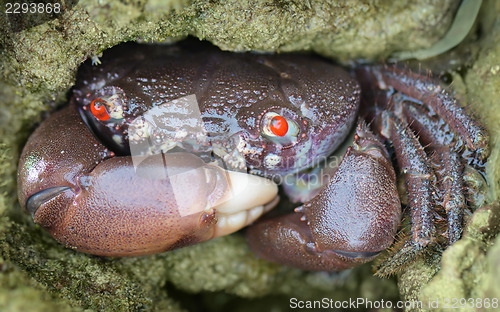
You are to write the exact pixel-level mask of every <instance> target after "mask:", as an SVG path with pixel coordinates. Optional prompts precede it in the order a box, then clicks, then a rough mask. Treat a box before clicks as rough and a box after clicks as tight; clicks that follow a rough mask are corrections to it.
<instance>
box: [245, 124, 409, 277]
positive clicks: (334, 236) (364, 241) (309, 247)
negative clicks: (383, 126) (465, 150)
mask: <svg viewBox="0 0 500 312" xmlns="http://www.w3.org/2000/svg"><path fill="white" fill-rule="evenodd" d="M400 220H401V203H400V201H399V196H398V192H397V189H396V175H395V173H394V169H393V167H392V164H391V162H390V160H389V158H388V154H387V151H386V150H385V147H384V146H383V144H381V143H380V142H379V141H378V140H377V139H376V138H375V136H374V135H373V134H372V133H371V132H370V131H369V130H368V129H367V127H366V125H365V124H364V123H361V124H360V125H359V126H358V129H357V135H356V136H355V141H354V144H353V146H352V147H351V148H349V149H348V151H347V153H346V155H345V156H344V158H343V160H342V162H341V163H340V164H339V167H338V168H337V170H336V172H335V173H334V175H333V176H331V177H330V180H329V182H328V184H327V185H326V186H325V187H324V188H323V189H322V190H321V192H320V193H319V194H318V195H316V196H315V197H314V198H313V199H311V200H310V201H308V202H306V203H305V204H304V205H303V206H301V207H299V208H297V209H296V213H293V214H288V215H284V216H278V217H272V218H264V220H262V219H260V220H259V221H258V222H256V223H255V224H254V225H252V226H251V227H249V228H248V229H247V232H246V237H247V241H248V243H249V245H250V247H251V248H252V249H253V250H254V252H256V253H257V255H259V256H260V257H262V258H264V259H266V260H269V261H274V262H279V263H283V264H286V265H290V266H294V267H299V268H302V269H306V270H326V271H338V270H342V269H346V268H350V267H353V266H355V265H358V264H361V263H365V262H368V261H370V260H372V259H373V258H374V257H376V256H377V255H378V254H379V253H380V252H381V251H383V250H385V249H386V248H388V247H389V246H390V245H391V244H392V242H393V240H394V236H395V234H396V231H397V228H398V227H399V224H400Z"/></svg>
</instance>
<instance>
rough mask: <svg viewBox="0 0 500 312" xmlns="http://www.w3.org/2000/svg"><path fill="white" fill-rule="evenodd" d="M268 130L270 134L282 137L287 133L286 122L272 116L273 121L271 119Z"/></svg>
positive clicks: (281, 118)
mask: <svg viewBox="0 0 500 312" xmlns="http://www.w3.org/2000/svg"><path fill="white" fill-rule="evenodd" d="M269 128H270V129H271V131H272V133H274V134H275V135H277V136H280V137H282V136H285V134H286V133H287V132H288V122H287V121H286V119H285V118H283V117H281V116H274V117H273V119H271V125H270V126H269Z"/></svg>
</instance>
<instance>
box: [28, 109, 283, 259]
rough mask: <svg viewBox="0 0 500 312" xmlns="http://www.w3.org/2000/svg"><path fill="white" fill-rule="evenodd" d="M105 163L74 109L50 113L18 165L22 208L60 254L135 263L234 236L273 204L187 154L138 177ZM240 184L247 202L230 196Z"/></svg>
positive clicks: (129, 166) (266, 193)
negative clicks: (147, 256) (59, 248)
mask: <svg viewBox="0 0 500 312" xmlns="http://www.w3.org/2000/svg"><path fill="white" fill-rule="evenodd" d="M111 156H112V155H111V154H110V153H109V152H108V151H107V150H106V149H105V148H104V146H103V145H101V144H100V143H99V142H98V141H96V139H95V138H94V137H93V136H92V134H90V132H89V131H88V130H87V129H86V126H85V124H84V123H83V122H82V121H81V119H80V117H79V116H78V113H77V111H76V108H75V107H74V106H69V107H67V108H65V109H64V110H62V111H59V112H56V113H55V114H53V115H52V116H51V117H50V118H49V119H47V120H46V121H45V122H44V123H42V125H41V126H40V127H39V128H38V129H37V130H36V131H35V133H34V134H33V135H32V136H31V137H30V140H29V141H28V143H27V144H26V146H25V149H24V151H23V155H22V156H21V160H20V164H19V167H20V168H23V169H22V170H20V171H19V173H18V181H20V182H19V183H18V184H19V188H18V192H19V193H18V195H19V200H20V202H21V204H22V205H23V206H25V207H26V209H27V210H28V211H29V212H30V213H31V215H32V216H33V219H34V221H35V222H36V223H38V224H39V225H41V226H43V227H45V228H46V229H47V230H48V231H49V232H50V233H51V235H52V236H53V237H54V238H55V239H56V240H58V241H59V242H61V243H62V244H64V245H66V246H68V247H71V248H74V249H77V250H79V251H82V252H87V253H91V254H95V255H104V256H137V255H145V254H151V253H158V252H162V251H165V250H170V249H174V248H178V247H182V246H186V245H191V244H194V243H197V242H201V241H205V240H208V239H211V238H214V237H217V236H220V235H225V234H228V233H230V232H234V231H236V230H239V229H240V228H241V227H244V226H246V225H247V224H249V223H251V222H253V221H254V220H255V219H256V218H258V217H259V216H260V215H261V214H262V213H263V212H264V211H266V210H268V208H269V207H271V206H272V205H273V204H274V203H275V201H274V200H273V199H276V194H277V187H276V185H275V184H274V183H272V182H271V181H269V180H267V179H263V178H259V177H256V176H248V175H246V174H245V175H243V176H242V174H241V173H229V172H227V171H225V170H223V169H221V168H220V167H217V166H213V165H208V164H205V163H204V162H203V161H202V160H201V159H200V158H199V157H197V156H195V155H193V154H190V153H167V154H159V155H154V156H151V157H149V158H147V159H145V160H144V161H143V162H142V163H140V165H139V167H138V168H135V167H134V165H133V162H132V159H131V157H130V156H120V157H118V156H115V157H111ZM239 182H244V195H246V196H241V195H242V193H241V192H237V188H238V187H239V185H236V184H239ZM236 193H238V194H236ZM248 197H250V198H253V200H254V201H253V202H251V201H246V200H245V199H248ZM240 198H243V201H244V202H243V203H242V202H241V201H240V200H239V199H240Z"/></svg>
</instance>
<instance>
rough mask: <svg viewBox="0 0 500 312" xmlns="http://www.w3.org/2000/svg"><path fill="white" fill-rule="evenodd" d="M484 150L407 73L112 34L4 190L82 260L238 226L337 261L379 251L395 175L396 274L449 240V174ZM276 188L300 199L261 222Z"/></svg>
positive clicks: (315, 260)
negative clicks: (401, 185) (12, 187)
mask: <svg viewBox="0 0 500 312" xmlns="http://www.w3.org/2000/svg"><path fill="white" fill-rule="evenodd" d="M354 76H356V77H357V78H358V79H359V80H360V83H358V82H357V80H356V79H355V78H354ZM360 85H361V87H360ZM361 90H362V91H361ZM351 134H353V135H351ZM350 135H351V137H353V138H354V139H353V141H352V145H351V146H350V147H348V148H347V151H346V152H345V155H344V156H343V157H342V158H341V159H342V160H341V161H332V159H333V160H338V159H339V158H338V157H331V156H330V155H331V154H332V153H333V152H334V151H335V150H336V149H337V148H339V146H341V145H342V144H343V142H344V141H346V140H347V141H348V140H350V139H349V138H348V137H349V136H350ZM346 138H347V139H346ZM351 140H352V139H351ZM388 142H389V143H391V144H392V145H391V144H388ZM422 144H423V146H425V148H423V147H422ZM388 146H389V147H391V146H392V149H391V153H390V152H389V151H388V149H387V147H388ZM392 150H393V152H392ZM488 153H489V151H488V135H487V133H486V131H485V130H484V128H483V127H482V126H481V125H480V124H479V122H478V121H477V120H475V119H474V118H473V117H471V115H470V114H468V113H467V112H466V110H465V109H464V108H462V107H461V106H460V105H459V104H458V102H457V100H456V99H455V98H454V97H453V96H452V94H451V93H450V92H449V91H448V90H447V89H446V88H443V87H441V86H440V84H439V83H437V82H436V81H434V80H432V79H431V78H429V77H426V76H421V75H419V74H416V73H412V72H410V71H408V70H404V69H398V68H396V67H392V68H388V67H383V66H379V67H362V68H359V69H358V70H357V72H356V75H353V74H350V73H348V72H347V71H345V70H343V69H341V68H339V67H337V66H335V65H333V64H332V63H330V62H328V61H326V60H323V59H321V58H319V57H315V56H310V55H300V54H285V55H268V54H253V53H229V52H221V51H220V50H218V49H216V48H213V47H207V46H202V47H200V46H195V47H194V48H193V47H192V46H189V44H185V46H182V45H175V46H169V47H165V46H152V45H148V46H141V45H135V44H127V45H122V46H120V47H117V48H114V49H112V50H110V51H107V52H105V54H104V57H103V59H102V63H101V65H98V66H91V65H90V64H86V65H84V66H83V67H82V68H81V70H80V72H79V74H78V79H77V83H76V86H75V87H74V89H73V96H72V98H71V100H70V103H69V105H68V106H67V107H65V108H63V109H62V110H60V111H58V112H56V113H54V114H52V115H51V116H50V117H49V118H48V119H47V120H45V121H44V122H43V123H42V124H41V125H40V126H39V128H38V129H37V130H36V131H35V132H34V133H33V134H32V136H31V137H30V138H29V140H28V142H27V143H26V146H25V148H24V150H23V153H22V155H21V159H20V161H19V170H18V197H19V201H20V203H21V205H22V206H23V207H25V209H26V210H27V211H28V212H29V213H30V214H31V216H32V217H33V219H34V221H35V223H37V224H39V225H41V226H42V227H44V228H46V229H47V230H48V231H49V232H50V234H51V235H52V236H53V237H54V238H55V239H56V240H57V241H59V242H60V243H62V244H64V245H65V246H67V247H70V248H73V249H76V250H78V251H82V252H85V253H90V254H94V255H99V256H140V255H147V254H153V253H159V252H164V251H167V250H172V249H175V248H179V247H183V246H187V245H191V244H195V243H199V242H202V241H205V240H208V239H212V238H215V237H218V236H221V235H226V234H229V233H232V232H235V231H238V230H239V229H241V228H243V227H245V226H248V225H250V226H249V227H248V228H247V230H246V237H247V241H248V243H249V245H250V247H251V248H252V249H253V250H254V251H255V253H256V254H257V255H258V256H260V257H261V258H264V259H267V260H270V261H274V262H279V263H282V264H286V265H290V266H295V267H298V268H302V269H306V270H326V271H337V270H342V269H346V268H351V267H353V266H356V265H358V264H361V263H365V262H368V261H370V260H372V259H374V258H375V257H377V256H378V255H379V254H380V253H381V252H382V251H384V250H386V249H387V248H389V247H390V246H391V245H392V244H393V242H394V240H395V237H396V236H397V233H398V229H400V228H401V220H402V205H401V201H400V196H399V193H398V187H397V174H396V172H400V175H401V176H402V177H404V180H405V181H406V187H405V189H406V193H407V197H408V200H407V203H406V204H405V206H407V207H408V210H409V211H410V230H409V232H410V236H409V237H408V238H407V239H406V240H405V241H404V242H403V243H401V244H400V248H399V249H398V250H397V251H395V252H394V253H393V255H392V256H391V258H390V260H388V262H387V267H388V268H389V270H393V269H395V268H397V267H399V266H401V265H403V264H404V263H405V262H408V261H410V260H411V259H412V258H414V257H417V256H419V255H420V254H422V252H423V251H425V250H426V248H429V247H430V246H433V245H440V246H441V245H443V246H446V245H449V244H452V243H454V242H455V241H456V240H458V239H459V238H460V235H461V231H462V225H463V222H464V214H465V213H466V212H467V209H468V208H467V201H466V198H465V195H464V189H465V186H466V185H465V184H464V181H463V179H462V174H463V172H464V170H465V169H464V168H465V167H467V168H473V169H472V170H480V169H481V166H482V165H483V164H484V162H485V161H486V159H487V156H488ZM393 154H394V155H395V156H394V155H393ZM394 158H395V159H396V161H393V160H394ZM393 163H395V164H394V165H393ZM395 167H396V168H397V170H398V171H395V169H394V168H395ZM474 168H475V169H474ZM289 177H290V179H289ZM287 181H293V183H292V182H290V183H288V182H287ZM279 182H281V184H285V186H286V187H285V191H286V192H287V193H288V195H289V196H290V198H291V199H292V200H295V201H299V202H300V203H301V204H299V206H298V207H297V208H295V212H293V213H289V214H284V215H274V216H270V217H264V218H260V219H259V217H260V216H261V215H262V214H263V213H265V212H267V211H269V210H270V209H271V208H273V207H274V206H275V205H276V204H277V203H278V200H279V196H278V187H277V183H279ZM312 182H314V183H312ZM297 185H302V186H304V185H305V186H306V187H305V189H306V191H303V190H301V191H300V192H299V191H298V190H297V188H296V187H294V186H297ZM311 185H312V186H311ZM302 189H304V187H303V188H302ZM443 215H444V216H443ZM444 219H446V220H447V221H446V224H447V226H446V227H445V229H443V228H442V226H439V224H440V223H443V220H444Z"/></svg>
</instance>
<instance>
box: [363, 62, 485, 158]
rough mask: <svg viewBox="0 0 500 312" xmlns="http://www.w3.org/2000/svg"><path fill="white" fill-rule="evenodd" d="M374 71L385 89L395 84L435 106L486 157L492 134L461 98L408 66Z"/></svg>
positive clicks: (397, 87) (411, 95) (474, 150)
mask: <svg viewBox="0 0 500 312" xmlns="http://www.w3.org/2000/svg"><path fill="white" fill-rule="evenodd" d="M365 70H366V71H368V72H370V73H371V74H372V75H374V76H375V77H376V78H377V79H376V81H377V82H378V85H379V87H380V88H381V89H388V88H391V87H392V88H394V89H395V90H397V91H399V92H401V93H403V94H406V95H408V96H409V97H411V98H414V99H416V100H418V101H421V102H422V103H424V104H425V105H428V106H429V107H431V108H432V109H433V110H434V111H435V112H436V113H437V114H438V115H439V116H440V117H441V118H442V119H443V120H444V121H446V123H448V124H449V125H450V126H451V127H452V128H453V129H454V131H455V133H457V134H458V136H459V137H463V138H465V143H466V145H467V147H468V148H469V149H470V150H471V151H473V152H475V153H476V157H477V158H478V159H479V160H485V159H486V158H487V157H488V155H489V153H490V150H489V145H488V135H487V133H486V130H485V129H484V128H483V126H482V125H481V124H480V123H479V122H477V121H476V120H475V119H474V118H471V116H470V114H469V113H468V112H467V111H466V110H465V108H463V107H461V106H460V104H459V103H458V101H457V99H455V97H453V96H452V95H451V94H450V92H448V91H447V90H446V89H445V88H443V87H441V86H439V85H438V84H436V82H435V81H434V80H431V79H430V78H428V77H425V76H422V75H420V74H417V73H412V72H408V71H407V70H403V69H399V68H396V67H392V68H383V69H382V68H381V67H372V68H367V69H365Z"/></svg>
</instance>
